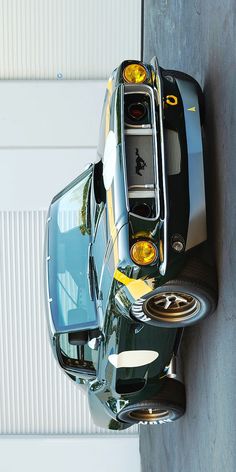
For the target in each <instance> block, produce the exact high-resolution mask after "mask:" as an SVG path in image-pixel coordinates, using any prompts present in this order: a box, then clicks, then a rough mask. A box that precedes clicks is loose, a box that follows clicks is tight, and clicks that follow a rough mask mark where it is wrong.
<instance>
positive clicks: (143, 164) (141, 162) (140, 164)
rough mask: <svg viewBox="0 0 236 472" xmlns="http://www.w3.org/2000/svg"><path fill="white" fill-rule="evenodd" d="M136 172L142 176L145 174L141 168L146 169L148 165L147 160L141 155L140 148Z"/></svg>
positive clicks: (137, 154) (137, 153) (137, 152)
mask: <svg viewBox="0 0 236 472" xmlns="http://www.w3.org/2000/svg"><path fill="white" fill-rule="evenodd" d="M135 154H136V156H137V157H136V168H135V170H136V174H137V175H140V176H141V177H142V176H143V174H141V172H140V171H141V170H144V168H145V167H147V164H146V162H145V161H144V159H143V158H142V157H141V156H140V155H139V151H138V148H136V153H135Z"/></svg>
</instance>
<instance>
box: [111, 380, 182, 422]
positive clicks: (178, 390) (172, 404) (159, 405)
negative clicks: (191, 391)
mask: <svg viewBox="0 0 236 472" xmlns="http://www.w3.org/2000/svg"><path fill="white" fill-rule="evenodd" d="M185 409H186V397H185V387H184V384H182V383H181V382H179V381H178V380H175V379H170V378H167V379H166V380H165V381H164V383H163V387H162V389H161V391H160V392H159V393H158V395H156V396H155V397H153V398H152V399H150V400H144V401H140V402H138V403H134V404H131V405H127V406H125V407H124V408H123V409H122V410H121V411H120V412H119V414H118V417H117V419H118V420H119V421H122V422H124V423H130V424H137V423H141V424H156V423H171V422H172V421H175V420H177V419H179V418H180V417H181V416H182V415H183V414H184V412H185ZM151 410H152V411H151Z"/></svg>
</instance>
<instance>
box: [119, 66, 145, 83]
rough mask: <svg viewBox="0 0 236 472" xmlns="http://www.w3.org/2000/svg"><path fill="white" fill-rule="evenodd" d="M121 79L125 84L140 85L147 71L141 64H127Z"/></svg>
mask: <svg viewBox="0 0 236 472" xmlns="http://www.w3.org/2000/svg"><path fill="white" fill-rule="evenodd" d="M123 77H124V79H125V81H126V82H129V83H132V84H141V83H142V82H144V81H145V80H146V78H147V71H146V69H145V67H144V66H141V64H129V65H128V66H126V67H125V68H124V72H123Z"/></svg>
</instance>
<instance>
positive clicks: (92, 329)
mask: <svg viewBox="0 0 236 472" xmlns="http://www.w3.org/2000/svg"><path fill="white" fill-rule="evenodd" d="M203 120H204V110H203V95H202V91H201V89H200V86H199V85H198V83H197V82H196V81H195V80H194V79H193V78H192V77H190V76H188V75H186V74H184V73H182V72H178V71H173V70H164V69H162V68H160V67H159V65H158V63H157V60H156V58H154V59H153V60H152V61H151V63H150V64H147V63H146V64H144V63H141V62H139V61H125V62H123V63H122V64H121V65H120V66H119V67H118V68H117V69H116V70H115V71H114V72H113V74H112V76H111V78H110V79H109V81H108V84H107V89H106V96H105V101H104V107H103V112H102V120H101V129H100V138H99V144H98V153H97V161H96V163H95V164H91V165H90V166H89V167H88V168H87V169H86V170H85V171H84V172H83V173H82V174H81V175H79V177H78V178H77V179H75V180H74V181H73V182H72V183H71V184H70V185H69V186H68V187H66V188H65V189H64V190H63V191H62V192H60V193H59V194H58V195H57V196H56V197H55V198H54V199H53V201H52V203H51V206H50V209H49V215H48V224H47V238H46V272H47V300H48V308H49V309H48V312H49V327H50V334H51V340H52V345H53V349H54V353H55V356H56V359H57V360H58V362H59V364H60V366H61V367H62V368H63V370H64V371H65V372H66V373H67V375H68V376H69V377H71V379H72V380H74V381H75V382H76V383H77V384H78V385H79V386H80V387H81V388H83V389H84V390H85V391H86V392H87V395H88V399H89V406H90V411H91V414H92V417H93V419H94V421H95V423H96V424H97V425H99V426H101V427H105V428H110V429H117V430H122V429H125V428H127V427H129V426H131V425H132V424H136V423H145V424H146V423H164V422H170V421H174V420H176V419H177V418H179V417H180V416H182V415H183V413H184V411H185V388H184V384H183V383H182V382H181V378H180V375H179V371H178V364H177V365H176V359H177V354H178V348H179V345H180V340H181V336H182V332H183V329H184V328H185V327H186V326H189V325H192V324H194V323H196V322H198V321H200V320H201V319H203V318H205V317H206V316H208V315H210V314H211V313H213V311H214V309H215V306H216V286H215V281H214V277H213V276H212V272H213V270H212V267H211V265H210V264H208V263H207V261H206V260H203V259H202V258H201V257H200V254H201V253H200V252H199V248H200V247H201V246H202V245H203V243H204V241H206V239H207V233H206V211H205V188H204V165H203V150H202V135H201V128H202V124H203Z"/></svg>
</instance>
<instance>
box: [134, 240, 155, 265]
mask: <svg viewBox="0 0 236 472" xmlns="http://www.w3.org/2000/svg"><path fill="white" fill-rule="evenodd" d="M130 255H131V258H132V259H133V261H134V262H135V264H138V265H148V264H152V262H154V261H155V260H156V258H157V249H156V246H155V245H154V244H153V243H151V242H150V241H137V242H136V243H135V244H133V246H132V247H131V250H130Z"/></svg>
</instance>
